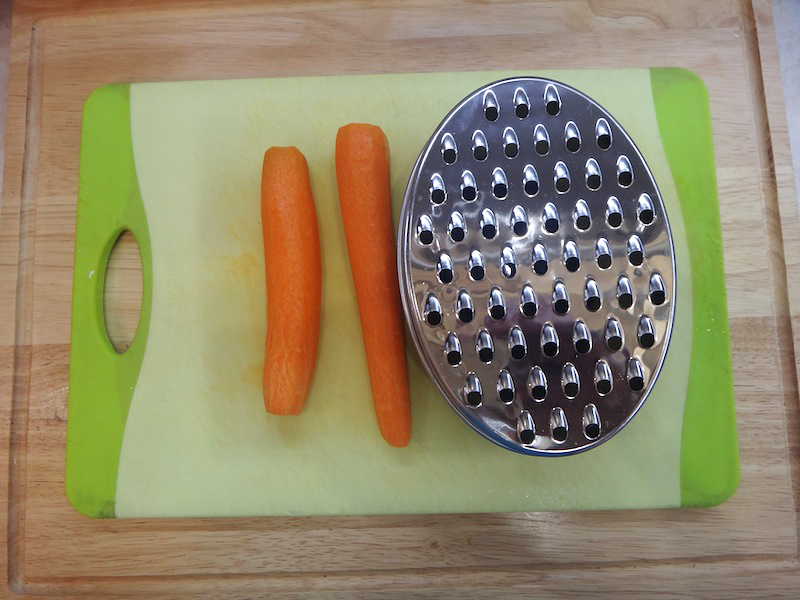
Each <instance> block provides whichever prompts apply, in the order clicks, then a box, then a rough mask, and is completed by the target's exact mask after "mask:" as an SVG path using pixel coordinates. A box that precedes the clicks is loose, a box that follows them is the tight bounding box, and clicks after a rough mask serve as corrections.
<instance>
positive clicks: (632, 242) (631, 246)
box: [627, 235, 644, 267]
mask: <svg viewBox="0 0 800 600" xmlns="http://www.w3.org/2000/svg"><path fill="white" fill-rule="evenodd" d="M627 248H628V262H630V263H631V264H632V265H634V266H636V267H638V266H641V264H642V262H643V261H644V246H642V240H640V239H639V236H638V235H632V236H631V237H630V239H628V244H627Z"/></svg>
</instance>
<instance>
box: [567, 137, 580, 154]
mask: <svg viewBox="0 0 800 600" xmlns="http://www.w3.org/2000/svg"><path fill="white" fill-rule="evenodd" d="M580 149H581V142H580V140H579V139H578V138H568V139H567V150H569V151H570V152H577V151H578V150H580Z"/></svg>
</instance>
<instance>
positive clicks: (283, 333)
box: [261, 147, 322, 415]
mask: <svg viewBox="0 0 800 600" xmlns="http://www.w3.org/2000/svg"><path fill="white" fill-rule="evenodd" d="M261 224H262V227H263V231H264V258H265V263H266V275H267V343H266V355H265V359H264V405H265V406H266V408H267V412H270V413H273V414H276V415H297V414H300V412H301V411H302V410H303V405H304V404H305V400H306V396H308V391H309V388H310V387H311V380H312V378H313V375H314V367H315V366H316V363H317V346H318V344H319V325H320V304H321V295H322V266H321V261H320V243H319V229H318V224H317V211H316V208H315V206H314V197H313V195H312V193H311V180H310V178H309V175H308V164H307V163H306V159H305V157H304V156H303V155H302V153H301V152H300V151H299V150H298V149H297V148H294V147H289V148H277V147H272V148H270V149H269V150H267V151H266V153H265V154H264V166H263V170H262V172H261Z"/></svg>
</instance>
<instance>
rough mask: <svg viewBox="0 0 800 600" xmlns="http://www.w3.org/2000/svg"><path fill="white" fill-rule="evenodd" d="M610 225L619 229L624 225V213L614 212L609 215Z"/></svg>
mask: <svg viewBox="0 0 800 600" xmlns="http://www.w3.org/2000/svg"><path fill="white" fill-rule="evenodd" d="M608 224H609V225H610V226H611V227H619V226H620V225H622V213H618V212H613V213H610V214H609V215H608Z"/></svg>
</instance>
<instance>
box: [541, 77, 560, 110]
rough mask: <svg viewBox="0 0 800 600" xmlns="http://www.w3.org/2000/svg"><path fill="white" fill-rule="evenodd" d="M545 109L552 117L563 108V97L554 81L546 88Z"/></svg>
mask: <svg viewBox="0 0 800 600" xmlns="http://www.w3.org/2000/svg"><path fill="white" fill-rule="evenodd" d="M544 109H545V110H546V111H547V114H548V115H550V116H551V117H555V116H556V115H557V114H558V113H559V111H560V110H561V98H560V97H559V95H558V90H557V89H556V87H555V86H554V85H553V84H552V83H550V84H548V85H547V87H546V88H545V89H544Z"/></svg>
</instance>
